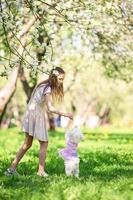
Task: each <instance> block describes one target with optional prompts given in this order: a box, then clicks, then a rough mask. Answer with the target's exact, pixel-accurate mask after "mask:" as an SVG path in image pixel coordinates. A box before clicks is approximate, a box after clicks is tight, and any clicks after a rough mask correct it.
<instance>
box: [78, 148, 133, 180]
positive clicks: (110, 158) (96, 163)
mask: <svg viewBox="0 0 133 200" xmlns="http://www.w3.org/2000/svg"><path fill="white" fill-rule="evenodd" d="M130 159H131V157H130V155H128V154H127V155H126V154H125V155H121V154H117V153H111V152H110V153H107V152H105V151H103V152H99V151H97V152H95V153H94V152H88V153H86V154H83V155H81V160H80V176H81V177H84V178H88V177H90V176H91V177H94V178H96V179H99V180H102V181H110V180H112V179H116V178H119V177H122V178H123V177H125V178H129V177H132V174H133V156H132V162H131V161H130Z"/></svg>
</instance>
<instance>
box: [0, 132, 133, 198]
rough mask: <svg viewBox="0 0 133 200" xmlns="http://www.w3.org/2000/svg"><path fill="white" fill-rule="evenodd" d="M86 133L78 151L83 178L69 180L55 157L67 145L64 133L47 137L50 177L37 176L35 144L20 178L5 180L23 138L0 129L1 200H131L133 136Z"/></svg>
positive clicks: (21, 165)
mask: <svg viewBox="0 0 133 200" xmlns="http://www.w3.org/2000/svg"><path fill="white" fill-rule="evenodd" d="M113 131H114V130H113ZM84 132H85V133H86V134H85V140H84V141H82V142H81V143H80V145H79V150H78V151H79V156H80V159H81V160H80V178H79V179H76V178H72V177H66V176H65V174H64V165H63V161H62V160H61V158H59V157H58V154H57V149H58V148H60V147H63V146H64V145H65V141H64V135H63V133H62V130H58V132H56V133H52V132H51V133H49V148H48V153H47V159H46V169H47V172H48V173H49V174H50V176H49V177H48V178H42V177H38V176H36V172H37V167H38V149H39V144H38V141H36V140H35V141H34V143H33V146H32V148H31V149H30V150H29V151H28V152H27V154H26V155H25V156H24V158H23V159H22V161H21V162H20V164H19V166H18V171H19V173H20V174H22V176H20V177H6V176H4V175H3V172H4V171H5V170H6V168H7V167H8V166H9V165H10V162H11V160H12V159H13V158H14V156H15V153H16V151H17V150H18V148H19V146H20V144H21V143H22V141H23V138H24V135H23V133H21V132H20V130H18V129H16V128H11V129H8V130H1V131H0V200H1V199H2V200H8V199H13V200H18V199H19V200H21V199H27V200H132V199H133V134H132V133H131V132H130V131H128V132H127V133H126V132H125V134H123V133H122V132H123V131H119V134H118V133H116V132H111V131H110V132H109V134H107V131H104V132H103V131H102V132H97V133H96V134H95V132H94V131H93V132H92V133H91V131H88V132H89V133H87V130H85V131H84ZM129 132H130V133H129Z"/></svg>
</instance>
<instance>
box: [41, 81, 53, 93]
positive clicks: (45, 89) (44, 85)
mask: <svg viewBox="0 0 133 200" xmlns="http://www.w3.org/2000/svg"><path fill="white" fill-rule="evenodd" d="M39 88H40V89H41V90H42V91H43V93H44V94H46V93H51V86H50V84H49V82H47V83H41V84H40V85H39Z"/></svg>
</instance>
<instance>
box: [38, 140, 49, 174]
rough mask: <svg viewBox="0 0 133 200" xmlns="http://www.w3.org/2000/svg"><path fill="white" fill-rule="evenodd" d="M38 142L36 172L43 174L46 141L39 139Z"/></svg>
mask: <svg viewBox="0 0 133 200" xmlns="http://www.w3.org/2000/svg"><path fill="white" fill-rule="evenodd" d="M39 143H40V151H39V167H38V173H39V174H43V173H44V172H45V159H46V152H47V147H48V142H46V141H39Z"/></svg>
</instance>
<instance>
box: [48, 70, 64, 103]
mask: <svg viewBox="0 0 133 200" xmlns="http://www.w3.org/2000/svg"><path fill="white" fill-rule="evenodd" d="M59 74H65V71H64V70H63V69H62V68H61V67H55V68H53V69H52V70H51V72H50V75H49V83H50V87H51V94H52V98H53V100H54V101H55V102H61V101H62V100H63V97H64V89H63V83H61V84H60V85H58V80H57V77H58V75H59Z"/></svg>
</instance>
